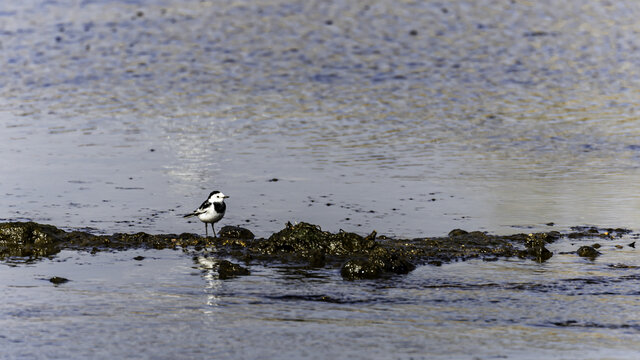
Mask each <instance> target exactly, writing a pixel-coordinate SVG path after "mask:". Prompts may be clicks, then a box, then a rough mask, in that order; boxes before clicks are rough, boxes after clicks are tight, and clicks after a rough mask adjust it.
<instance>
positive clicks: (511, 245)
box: [0, 223, 625, 280]
mask: <svg viewBox="0 0 640 360" xmlns="http://www.w3.org/2000/svg"><path fill="white" fill-rule="evenodd" d="M572 230H573V232H572V233H570V234H561V233H560V232H557V231H550V232H543V233H535V234H514V235H508V236H498V235H490V234H487V233H485V232H480V231H472V232H467V231H464V230H460V229H456V230H453V231H451V232H450V233H449V235H448V236H445V237H436V238H416V239H392V238H388V237H385V236H381V237H377V236H376V235H377V234H376V232H375V231H373V232H371V233H370V234H369V235H367V236H361V235H358V234H355V233H350V232H345V231H342V230H341V231H339V232H337V233H330V232H328V231H323V230H322V229H321V228H320V227H319V226H317V225H313V224H308V223H299V224H296V225H292V224H291V223H288V224H287V225H286V227H285V228H284V229H283V230H281V231H279V232H277V233H275V234H273V235H271V236H270V237H269V238H268V239H255V238H254V235H253V233H251V231H249V230H247V229H244V228H241V227H236V226H225V227H223V228H222V229H221V230H220V237H218V238H213V237H209V238H203V237H201V236H198V235H195V234H189V233H185V234H180V235H175V234H159V235H151V234H146V233H142V232H139V233H135V234H122V233H119V234H113V235H92V234H89V233H85V232H81V231H72V232H65V231H62V230H59V229H57V228H55V227H53V226H50V225H41V224H36V223H4V224H1V223H0V259H5V258H10V257H27V258H28V259H29V260H33V259H38V258H40V257H43V256H51V255H55V254H57V253H58V252H59V251H60V250H61V249H73V250H83V251H91V253H96V252H98V251H102V250H103V249H108V250H127V249H151V248H152V249H165V248H170V249H182V251H184V252H195V253H202V252H206V253H208V254H209V253H210V254H211V255H212V256H215V257H216V258H232V259H237V260H239V261H243V262H245V263H247V264H250V263H256V262H260V263H263V264H272V263H274V262H278V263H280V264H291V265H293V266H302V267H306V266H308V267H312V268H317V267H329V268H340V269H341V271H340V272H341V274H342V276H343V277H344V278H345V279H349V280H356V279H374V278H380V277H389V276H390V275H395V274H406V273H408V272H410V271H412V270H413V269H415V267H416V266H417V265H424V264H431V265H435V266H440V265H442V264H443V263H448V262H452V261H460V260H462V261H464V260H468V259H474V258H478V259H483V260H486V261H495V260H496V259H501V258H505V257H515V256H517V257H521V258H527V259H531V260H534V261H538V262H542V261H545V260H547V259H549V258H550V257H551V256H553V253H552V252H551V251H549V250H548V249H547V248H546V245H547V244H548V243H550V242H553V241H555V240H557V239H559V238H561V237H568V236H569V235H571V238H572V239H591V238H594V237H596V238H602V239H607V240H608V239H611V236H612V235H611V234H612V232H613V233H615V234H617V235H616V236H622V235H620V234H623V232H624V231H625V230H624V229H615V230H603V229H598V228H594V227H576V228H572ZM618 231H619V233H618ZM578 254H579V255H580V256H587V257H595V256H597V255H599V253H598V252H597V250H596V249H595V246H587V247H581V248H580V249H579V250H578ZM134 259H135V260H142V259H144V257H142V256H140V257H136V258H134ZM218 264H219V265H216V266H217V268H218V270H219V274H220V277H221V278H229V277H233V276H238V275H246V274H248V273H249V271H248V270H247V269H246V268H244V267H242V266H240V265H236V264H233V263H231V262H229V261H226V260H223V261H220V262H219V263H218Z"/></svg>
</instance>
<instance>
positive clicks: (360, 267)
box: [340, 259, 383, 280]
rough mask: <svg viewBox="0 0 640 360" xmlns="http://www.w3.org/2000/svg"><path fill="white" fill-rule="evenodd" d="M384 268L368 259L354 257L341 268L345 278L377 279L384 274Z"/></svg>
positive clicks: (341, 273)
mask: <svg viewBox="0 0 640 360" xmlns="http://www.w3.org/2000/svg"><path fill="white" fill-rule="evenodd" d="M382 273H383V272H382V268H381V267H380V266H378V265H377V264H375V263H373V262H371V261H369V260H366V259H352V260H349V261H347V262H346V263H345V264H344V265H343V266H342V269H340V275H342V278H343V279H345V280H363V279H377V278H379V277H381V276H382Z"/></svg>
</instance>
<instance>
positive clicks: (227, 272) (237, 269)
mask: <svg viewBox="0 0 640 360" xmlns="http://www.w3.org/2000/svg"><path fill="white" fill-rule="evenodd" d="M244 275H249V270H248V269H247V268H245V267H242V266H240V265H238V264H234V263H232V262H230V261H227V260H220V261H219V262H218V278H220V279H221V280H225V279H230V278H233V277H236V276H244Z"/></svg>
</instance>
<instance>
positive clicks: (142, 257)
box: [133, 256, 145, 261]
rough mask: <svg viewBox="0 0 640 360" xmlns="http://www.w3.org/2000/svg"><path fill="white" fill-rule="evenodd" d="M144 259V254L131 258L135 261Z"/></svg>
mask: <svg viewBox="0 0 640 360" xmlns="http://www.w3.org/2000/svg"><path fill="white" fill-rule="evenodd" d="M144 259H145V258H144V256H136V257H134V258H133V260H135V261H142V260H144Z"/></svg>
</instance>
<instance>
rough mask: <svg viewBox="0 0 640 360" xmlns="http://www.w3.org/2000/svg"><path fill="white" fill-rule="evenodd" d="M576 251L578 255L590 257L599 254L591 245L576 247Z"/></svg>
mask: <svg viewBox="0 0 640 360" xmlns="http://www.w3.org/2000/svg"><path fill="white" fill-rule="evenodd" d="M577 253H578V256H581V257H587V258H592V259H593V258H596V257H598V255H600V252H598V250H596V249H594V248H593V246H580V248H578V251H577Z"/></svg>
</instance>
